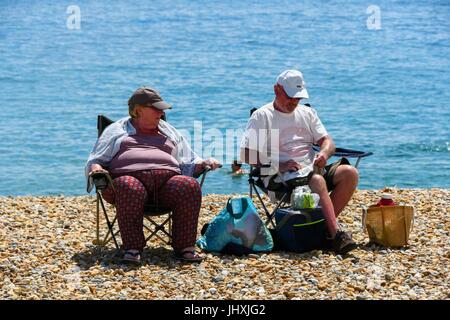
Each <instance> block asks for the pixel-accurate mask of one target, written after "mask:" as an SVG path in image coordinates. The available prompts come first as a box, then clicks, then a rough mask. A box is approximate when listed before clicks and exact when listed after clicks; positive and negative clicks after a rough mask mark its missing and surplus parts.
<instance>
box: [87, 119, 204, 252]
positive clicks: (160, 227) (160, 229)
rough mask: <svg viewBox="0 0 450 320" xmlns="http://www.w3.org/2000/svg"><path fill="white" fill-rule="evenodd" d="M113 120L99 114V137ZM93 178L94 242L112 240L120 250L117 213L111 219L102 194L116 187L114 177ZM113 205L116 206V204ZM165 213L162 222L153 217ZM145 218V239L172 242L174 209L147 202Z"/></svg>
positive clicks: (201, 184) (202, 176)
mask: <svg viewBox="0 0 450 320" xmlns="http://www.w3.org/2000/svg"><path fill="white" fill-rule="evenodd" d="M162 119H163V120H166V116H165V115H164V116H163V117H162ZM113 122H114V121H112V120H110V119H109V118H107V117H105V116H104V115H101V114H100V115H98V116H97V131H98V137H100V135H101V134H102V132H103V130H104V129H105V128H106V127H107V126H108V125H110V124H111V123H113ZM208 171H210V168H206V169H205V170H204V171H203V172H202V173H201V174H200V176H201V182H200V187H202V186H203V183H204V181H205V178H206V174H207V173H208ZM200 176H199V177H200ZM92 178H93V181H94V184H95V193H96V238H95V240H94V241H93V244H95V245H98V246H101V247H104V246H106V245H107V244H108V243H109V242H111V240H112V241H113V242H114V245H115V247H116V249H118V250H119V249H120V246H119V243H118V241H117V238H116V237H117V236H118V235H119V234H120V230H117V231H114V226H115V223H116V221H117V215H116V214H114V216H113V219H112V221H111V219H110V216H109V215H108V213H107V210H106V207H105V203H104V199H103V197H102V195H101V190H104V189H106V188H107V187H108V186H109V185H111V186H112V187H113V188H114V185H113V181H112V178H111V176H110V175H109V174H105V173H96V174H94V175H93V177H92ZM112 206H113V207H114V208H115V206H114V205H112ZM100 211H102V212H103V216H104V218H105V220H106V225H107V227H108V231H107V232H106V234H105V236H104V237H103V239H101V237H100ZM163 215H167V218H165V220H164V221H163V222H162V223H158V222H156V221H155V220H154V219H153V218H154V217H160V216H163ZM144 219H145V220H146V221H148V222H150V224H148V225H146V224H145V223H144V229H145V230H146V231H148V232H149V235H148V236H147V237H146V239H145V241H146V242H147V241H149V240H150V239H152V238H153V237H157V238H158V239H160V240H161V241H163V242H164V243H165V244H167V245H171V244H172V211H171V210H170V209H168V208H163V207H159V206H157V205H155V204H151V203H146V204H145V205H144ZM166 226H167V228H166ZM160 234H162V235H160Z"/></svg>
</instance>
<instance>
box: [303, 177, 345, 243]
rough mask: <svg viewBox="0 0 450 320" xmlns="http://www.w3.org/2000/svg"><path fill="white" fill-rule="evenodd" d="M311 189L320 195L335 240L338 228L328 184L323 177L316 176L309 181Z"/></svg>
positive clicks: (328, 225) (330, 232)
mask: <svg viewBox="0 0 450 320" xmlns="http://www.w3.org/2000/svg"><path fill="white" fill-rule="evenodd" d="M309 188H310V189H311V191H312V192H314V193H317V194H318V195H319V197H320V202H319V204H320V206H321V207H322V210H323V214H324V215H325V220H326V223H327V229H328V232H329V234H330V238H334V237H335V235H336V232H337V229H338V227H337V222H336V215H335V212H334V207H333V202H332V200H331V198H330V196H329V194H328V189H327V183H326V182H325V179H324V178H323V177H322V176H321V175H318V174H314V175H313V176H312V177H311V179H310V180H309Z"/></svg>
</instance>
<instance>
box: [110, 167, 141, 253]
mask: <svg viewBox="0 0 450 320" xmlns="http://www.w3.org/2000/svg"><path fill="white" fill-rule="evenodd" d="M113 183H114V189H115V196H114V203H115V205H116V210H117V221H118V223H119V229H120V235H121V238H122V242H123V249H124V250H130V249H134V250H138V251H140V252H141V251H142V250H143V249H144V247H145V237H144V231H143V227H144V203H145V201H146V200H147V196H148V195H147V191H146V189H145V187H144V185H143V184H142V183H141V182H140V181H139V180H138V179H136V178H135V177H132V176H121V177H118V178H115V179H114V181H113ZM108 198H110V197H108ZM105 200H106V198H105ZM107 201H108V200H107ZM108 202H109V201H108Z"/></svg>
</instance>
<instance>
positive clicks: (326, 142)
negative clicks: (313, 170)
mask: <svg viewBox="0 0 450 320" xmlns="http://www.w3.org/2000/svg"><path fill="white" fill-rule="evenodd" d="M318 144H319V146H320V152H319V153H318V154H317V156H316V160H315V161H314V164H315V165H316V166H318V167H320V168H323V167H325V166H326V164H327V160H328V159H329V158H330V157H331V156H332V155H333V154H334V152H335V151H336V146H335V145H334V141H333V139H332V138H331V137H330V136H325V137H323V138H322V139H320V140H319V141H318Z"/></svg>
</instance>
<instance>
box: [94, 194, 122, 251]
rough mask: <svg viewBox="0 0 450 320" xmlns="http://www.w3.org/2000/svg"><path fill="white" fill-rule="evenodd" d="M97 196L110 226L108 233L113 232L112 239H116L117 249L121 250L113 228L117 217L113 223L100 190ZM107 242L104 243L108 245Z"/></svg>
mask: <svg viewBox="0 0 450 320" xmlns="http://www.w3.org/2000/svg"><path fill="white" fill-rule="evenodd" d="M97 197H98V198H97V199H98V201H99V202H100V204H101V206H102V209H103V214H104V216H105V219H106V225H107V226H108V230H109V231H108V234H109V232H110V233H111V236H112V239H113V240H114V245H115V246H116V249H117V250H119V249H120V248H119V245H118V243H117V240H116V236H115V233H114V230H113V226H114V223H115V221H116V217H115V218H114V222H113V223H111V222H110V221H109V217H108V214H107V213H106V208H105V204H104V203H103V199H102V196H101V195H100V193H99V191H97ZM108 234H107V236H108ZM105 240H106V237H105ZM108 241H109V240H108ZM106 243H107V242H104V243H103V245H106Z"/></svg>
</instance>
